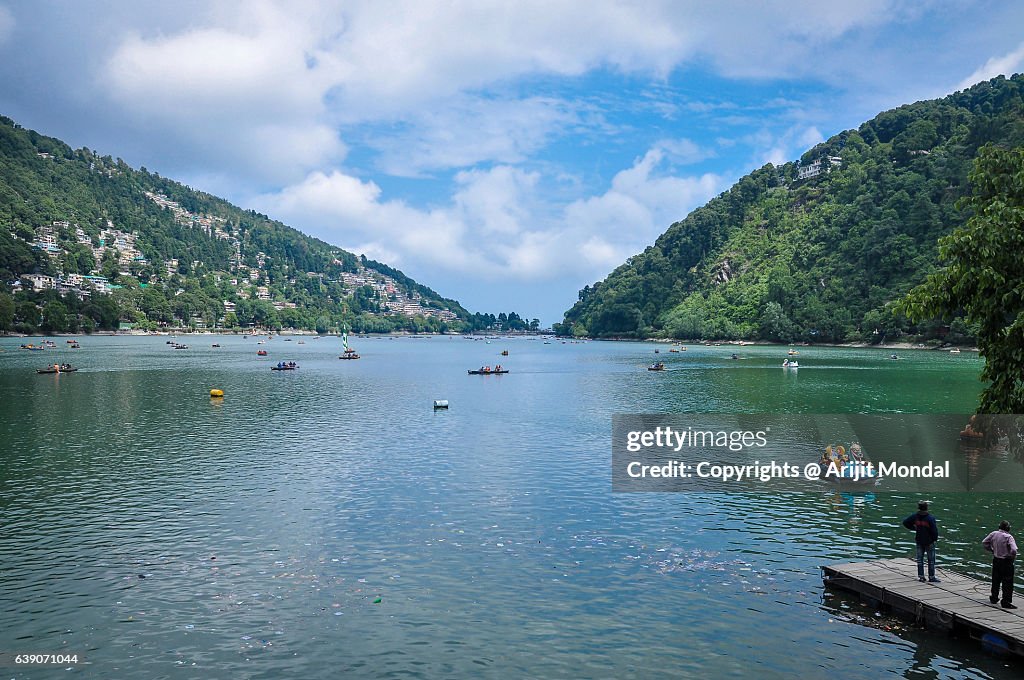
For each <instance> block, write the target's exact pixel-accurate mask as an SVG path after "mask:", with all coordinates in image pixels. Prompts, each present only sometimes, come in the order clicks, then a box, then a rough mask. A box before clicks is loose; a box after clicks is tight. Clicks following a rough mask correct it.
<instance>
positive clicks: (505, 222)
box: [257, 143, 722, 281]
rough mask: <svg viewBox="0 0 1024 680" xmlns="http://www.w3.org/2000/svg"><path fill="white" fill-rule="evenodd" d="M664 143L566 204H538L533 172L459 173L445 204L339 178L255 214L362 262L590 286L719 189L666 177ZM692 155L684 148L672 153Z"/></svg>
mask: <svg viewBox="0 0 1024 680" xmlns="http://www.w3.org/2000/svg"><path fill="white" fill-rule="evenodd" d="M666 146H667V147H673V146H674V145H673V144H669V143H662V144H659V145H656V146H655V147H653V148H651V149H650V150H648V151H647V152H646V153H645V154H644V155H643V156H642V157H640V158H638V159H636V161H635V162H634V163H633V165H632V166H631V167H629V168H626V169H624V170H622V171H620V172H619V173H617V174H616V175H615V177H614V178H613V180H612V182H611V186H610V187H608V188H607V189H606V191H605V192H604V193H602V194H600V195H597V196H592V197H589V198H586V199H579V200H576V201H573V202H571V203H569V204H567V205H561V206H560V205H554V204H551V203H550V202H547V201H545V200H543V199H542V198H541V197H540V192H539V191H538V187H539V184H540V183H542V182H543V181H544V178H543V176H542V175H541V173H539V172H527V171H524V170H522V169H519V168H515V167H511V166H496V167H493V168H490V169H487V170H472V171H464V172H460V173H458V174H457V175H456V177H455V184H456V189H455V191H454V192H453V194H452V197H451V200H450V202H449V203H448V204H447V205H444V206H441V207H438V208H434V209H420V208H416V207H413V206H410V205H407V204H406V203H404V202H402V201H397V200H388V199H386V198H385V197H384V196H383V195H382V191H381V189H380V187H379V186H377V185H376V184H375V183H373V182H366V181H362V180H360V179H358V178H356V177H353V176H351V175H347V174H344V173H341V172H337V171H335V172H332V173H329V174H328V173H322V172H314V173H311V174H310V175H309V176H308V177H307V178H306V179H305V180H304V181H303V182H301V183H299V184H296V185H294V186H290V187H288V188H286V189H284V190H283V191H280V192H277V193H274V194H267V195H264V196H261V197H260V198H259V199H258V201H257V202H258V204H259V206H260V209H261V210H265V211H267V212H270V213H271V214H274V215H278V216H281V217H283V218H284V219H286V220H287V221H289V222H290V223H292V224H296V225H302V226H303V227H305V228H309V229H310V230H312V231H314V232H315V233H317V234H318V235H319V236H321V237H323V238H326V239H328V240H330V241H332V242H335V243H340V244H354V245H350V246H349V247H350V248H353V249H354V251H355V252H360V253H366V254H367V255H368V256H371V257H372V256H375V255H374V254H382V253H386V254H387V255H388V256H389V257H390V260H388V261H393V262H395V261H400V262H402V263H419V264H421V265H428V266H430V267H436V268H441V269H443V270H445V271H448V272H459V273H464V274H469V275H472V276H475V277H480V278H484V279H489V280H497V279H508V278H511V279H515V280H521V281H526V280H532V281H537V280H550V279H553V278H557V277H564V276H566V275H567V274H575V275H577V276H581V277H586V278H590V279H592V278H597V277H599V276H601V275H603V274H604V273H606V271H607V269H608V268H609V267H612V266H615V265H616V264H618V263H619V262H621V261H622V260H623V259H625V258H626V257H628V256H629V255H631V254H633V253H635V252H636V251H637V250H640V249H642V248H643V247H644V245H646V244H647V243H649V242H650V241H652V240H653V239H654V238H655V237H656V236H657V235H658V234H659V233H660V232H661V231H662V230H663V229H664V228H665V227H666V226H667V225H668V224H670V223H671V222H672V221H675V220H678V219H680V218H682V217H683V216H685V215H686V213H688V212H689V211H690V210H692V209H693V208H695V207H696V206H698V205H700V204H701V203H703V202H705V201H706V200H707V199H708V198H710V197H711V196H713V195H714V194H715V193H717V192H718V191H720V189H721V186H722V180H721V178H719V177H718V176H716V175H713V174H704V175H700V176H694V177H678V176H675V175H672V174H668V173H667V169H668V168H669V161H668V157H669V156H670V153H669V152H668V151H666V148H665V147H666ZM678 148H681V149H683V150H686V151H688V152H692V149H690V148H689V147H688V146H687V145H682V147H678Z"/></svg>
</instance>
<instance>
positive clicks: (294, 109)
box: [98, 0, 899, 184]
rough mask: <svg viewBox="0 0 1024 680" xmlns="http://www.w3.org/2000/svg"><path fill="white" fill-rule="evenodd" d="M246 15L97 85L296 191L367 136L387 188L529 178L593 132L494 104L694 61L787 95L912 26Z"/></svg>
mask: <svg viewBox="0 0 1024 680" xmlns="http://www.w3.org/2000/svg"><path fill="white" fill-rule="evenodd" d="M241 7H243V5H240V4H238V3H236V2H227V1H222V2H214V3H211V4H210V5H209V6H207V7H204V8H202V9H198V8H197V9H196V10H195V11H194V13H193V14H194V17H193V20H192V21H191V22H190V23H189V24H188V26H187V27H185V28H177V29H171V30H169V31H168V32H163V31H161V30H160V29H159V27H155V30H154V27H151V26H148V25H141V26H138V27H137V28H134V29H131V30H129V31H128V32H127V33H126V34H125V35H124V36H123V37H122V38H120V40H116V39H115V45H116V48H115V49H114V50H113V52H112V54H111V55H110V57H109V59H108V60H107V62H106V67H105V70H104V71H103V72H102V73H101V74H100V82H99V83H98V85H99V86H100V87H101V88H103V90H104V91H109V92H110V93H111V96H112V97H113V98H114V99H115V100H116V102H117V103H118V104H119V105H120V106H122V107H123V108H124V111H125V113H126V114H127V115H129V116H131V117H132V118H133V119H134V121H135V124H136V125H138V126H139V127H140V128H142V129H144V130H146V131H150V130H156V129H161V130H166V129H168V128H170V129H173V130H174V132H175V134H176V135H177V136H178V137H179V138H180V139H181V141H182V143H190V144H191V146H193V147H194V148H196V149H198V150H199V151H198V155H199V157H201V158H203V159H204V160H205V161H207V162H209V163H213V164H220V165H222V166H224V167H225V168H229V167H234V168H241V169H242V173H243V174H249V175H251V174H257V175H259V176H260V178H261V179H262V180H265V181H266V182H270V183H274V182H278V183H287V184H290V183H294V182H296V181H298V179H299V178H300V177H302V176H304V175H305V174H307V173H308V172H310V171H311V170H314V169H317V168H323V167H324V166H325V164H328V163H336V162H337V161H339V160H341V159H342V158H344V157H345V155H346V153H347V151H348V147H347V145H346V144H345V141H346V140H343V139H342V136H341V135H342V131H345V133H346V134H352V129H351V126H355V125H359V124H366V123H369V124H372V125H373V126H375V127H374V129H373V130H372V131H371V136H370V137H369V138H366V139H364V140H361V141H362V143H364V144H365V145H366V146H367V147H368V148H370V149H373V150H375V151H376V152H377V154H378V157H377V159H376V162H377V164H378V167H380V168H382V169H383V170H384V171H386V172H388V173H389V174H393V175H403V176H409V177H416V176H419V175H421V174H422V173H425V172H426V173H429V172H431V171H432V170H436V169H449V168H464V167H471V166H473V165H475V164H478V163H502V164H507V163H518V162H521V161H523V160H524V159H526V158H528V157H529V156H530V155H531V154H533V153H535V152H537V151H538V150H539V149H541V148H543V147H544V145H545V144H546V143H547V142H548V141H550V138H551V136H552V135H555V134H559V133H561V132H562V131H564V130H565V129H566V128H567V127H568V126H570V125H573V124H575V125H579V124H580V123H581V122H583V121H581V119H579V118H578V117H577V114H578V112H577V111H576V110H575V108H576V106H575V105H574V104H572V103H569V102H567V101H564V100H562V99H561V98H559V97H557V96H536V95H534V96H514V95H513V96H508V95H506V96H499V97H494V96H493V95H491V94H486V91H487V90H488V89H495V88H497V89H502V88H504V87H505V86H507V85H509V84H511V83H513V82H514V81H515V79H518V78H524V77H527V78H528V77H534V76H539V77H548V76H558V77H574V76H579V75H582V74H585V73H587V72H588V71H592V70H594V69H598V68H607V69H611V70H613V71H621V72H626V73H631V74H639V75H644V76H647V77H651V76H653V77H654V78H655V79H658V78H662V77H665V76H667V75H668V74H669V73H670V72H671V71H673V69H675V68H676V67H678V66H679V65H681V64H684V63H686V62H687V61H689V60H691V59H695V58H698V59H704V60H707V61H709V62H710V63H712V64H715V65H717V67H718V69H720V70H721V71H722V72H724V73H727V74H729V75H737V76H742V77H750V76H756V77H766V76H783V77H786V76H790V75H792V74H794V73H798V72H800V73H802V72H805V71H807V70H808V69H811V68H812V66H813V65H814V64H817V63H819V62H822V61H829V60H831V59H832V57H830V56H828V55H827V53H828V50H823V49H822V46H823V45H825V44H827V43H828V42H829V41H830V40H836V39H838V38H840V37H842V36H844V35H846V34H848V33H850V32H851V31H855V30H857V29H860V28H863V27H865V26H872V25H875V24H877V23H879V22H881V21H883V19H882V17H889V18H891V17H892V16H894V15H896V16H898V15H899V12H895V11H894V10H893V8H892V7H890V6H889V2H888V1H887V0H869V1H866V2H863V3H854V4H852V5H843V6H833V5H828V4H826V5H821V3H816V2H809V1H808V2H798V3H790V4H787V5H784V6H770V7H769V6H766V7H761V6H757V5H749V4H746V3H740V4H737V5H735V6H733V5H732V4H730V3H725V4H718V3H716V4H714V5H696V6H681V5H679V4H678V3H675V2H671V1H669V0H664V1H661V2H652V3H648V4H645V5H644V6H643V8H642V9H640V8H638V7H637V6H635V5H634V4H632V3H627V2H616V1H609V2H602V3H596V4H595V3H574V2H567V3H556V4H554V5H552V4H551V3H548V2H543V1H542V0H524V1H523V2H516V3H505V2H497V1H494V2H478V3H470V2H461V3H460V2H455V3H435V2H418V1H413V0H408V1H405V2H401V1H397V2H388V3H380V2H372V1H370V0H359V1H355V2H349V3H346V4H344V5H343V6H339V5H328V6H322V5H320V4H318V3H298V4H295V3H285V2H279V1H274V0H263V1H261V2H255V3H245V4H244V11H239V10H240V8H241ZM510 92H516V88H515V87H513V88H511V90H510ZM669 108H671V106H669ZM668 110H669V109H666V111H668ZM666 115H667V114H666ZM584 124H589V125H599V124H600V123H599V121H598V120H591V121H588V122H585V123H584ZM267 131H273V134H268V132H267ZM256 149H259V150H261V151H262V158H257V156H258V154H257V153H256ZM666 150H668V149H666Z"/></svg>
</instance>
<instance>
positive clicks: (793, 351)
mask: <svg viewBox="0 0 1024 680" xmlns="http://www.w3.org/2000/svg"><path fill="white" fill-rule="evenodd" d="M786 354H788V355H789V356H791V357H795V356H796V355H797V354H800V352H797V351H796V350H795V349H791V350H789V351H788V352H786Z"/></svg>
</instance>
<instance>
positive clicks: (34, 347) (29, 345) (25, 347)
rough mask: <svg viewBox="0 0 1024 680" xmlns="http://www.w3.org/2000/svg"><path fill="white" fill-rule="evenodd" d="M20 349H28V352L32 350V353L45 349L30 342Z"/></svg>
mask: <svg viewBox="0 0 1024 680" xmlns="http://www.w3.org/2000/svg"><path fill="white" fill-rule="evenodd" d="M21 349H29V350H32V351H33V352H40V351H42V350H44V349H46V348H45V347H43V346H42V345H33V344H32V343H31V342H30V343H28V344H27V345H22V346H21Z"/></svg>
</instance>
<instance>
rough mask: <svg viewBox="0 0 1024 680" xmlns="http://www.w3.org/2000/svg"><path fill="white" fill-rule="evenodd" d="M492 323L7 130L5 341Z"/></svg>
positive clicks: (317, 246)
mask: <svg viewBox="0 0 1024 680" xmlns="http://www.w3.org/2000/svg"><path fill="white" fill-rule="evenodd" d="M5 290H6V292H5ZM48 309H49V312H47V310H48ZM517 318H518V317H517ZM493 320H494V317H493V316H491V315H471V314H469V313H468V312H467V311H466V310H465V309H464V308H463V307H462V306H461V305H460V304H459V303H458V302H456V301H455V300H450V299H447V298H444V297H442V296H441V295H439V294H438V293H436V292H435V291H433V290H431V289H430V288H427V287H426V286H423V285H420V284H418V283H417V282H415V281H413V280H412V279H410V278H408V277H407V276H405V275H404V274H402V273H401V272H399V271H397V270H395V269H392V268H390V267H388V266H386V265H383V264H381V263H378V262H374V261H372V260H367V259H365V258H359V257H357V256H355V255H353V254H352V253H349V252H346V251H344V250H342V249H340V248H337V247H335V246H332V245H330V244H328V243H325V242H324V241H321V240H318V239H315V238H312V237H310V236H306V235H304V234H302V233H300V232H299V231H296V230H295V229H292V228H290V227H288V226H286V225H284V224H282V223H280V222H278V221H276V220H272V219H270V218H268V217H267V216H265V215H261V214H258V213H255V212H252V211H245V210H242V209H240V208H237V207H235V206H233V205H231V204H230V203H228V202H227V201H224V200H222V199H219V198H216V197H214V196H211V195H209V194H206V193H203V192H201V191H196V190H194V189H191V188H190V187H187V186H184V185H182V184H180V183H178V182H174V181H171V180H168V179H165V178H163V177H160V176H159V175H157V174H155V173H151V172H148V171H147V170H146V169H145V168H142V169H140V170H135V169H133V168H131V167H129V166H128V165H127V164H125V163H124V162H123V161H122V160H120V159H116V160H115V159H113V158H111V157H110V156H99V155H98V154H96V153H95V152H93V151H90V150H89V149H77V150H76V149H72V148H71V147H69V146H68V145H67V144H64V143H63V142H61V141H60V140H57V139H53V138H50V137H45V136H43V135H40V134H38V133H36V132H34V131H31V130H26V129H24V128H22V127H21V126H19V125H18V124H16V123H15V122H14V121H12V120H10V119H8V118H3V117H0V331H2V330H12V329H13V330H21V331H27V332H34V331H35V330H37V329H41V330H44V331H46V330H78V328H79V327H81V328H82V329H83V330H89V329H93V328H116V327H118V326H120V325H121V324H123V323H130V324H133V325H135V326H136V327H148V328H157V327H160V326H172V327H183V326H192V327H200V328H201V327H207V328H209V327H215V326H220V327H243V328H245V327H250V326H253V327H262V328H280V327H294V328H307V329H318V330H320V331H321V332H323V331H327V330H329V329H337V328H341V327H345V326H348V327H350V328H352V329H353V330H355V331H357V332H374V331H390V330H397V329H408V330H414V331H439V330H458V329H464V328H473V327H475V326H481V325H483V326H486V325H488V322H489V321H493Z"/></svg>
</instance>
